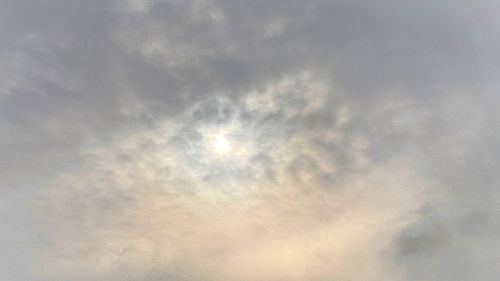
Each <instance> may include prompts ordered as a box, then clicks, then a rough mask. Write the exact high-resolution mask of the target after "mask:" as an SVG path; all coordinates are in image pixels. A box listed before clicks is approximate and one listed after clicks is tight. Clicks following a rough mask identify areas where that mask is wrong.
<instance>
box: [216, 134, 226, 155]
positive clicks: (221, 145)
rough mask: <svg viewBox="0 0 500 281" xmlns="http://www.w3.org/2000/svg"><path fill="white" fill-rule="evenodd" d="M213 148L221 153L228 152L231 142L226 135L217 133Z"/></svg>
mask: <svg viewBox="0 0 500 281" xmlns="http://www.w3.org/2000/svg"><path fill="white" fill-rule="evenodd" d="M213 148H214V151H215V152H217V153H219V154H223V153H226V152H227V151H228V150H229V142H228V141H227V139H226V137H224V135H217V136H215V139H214V143H213Z"/></svg>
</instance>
